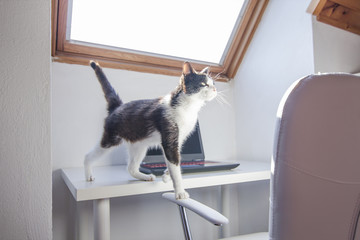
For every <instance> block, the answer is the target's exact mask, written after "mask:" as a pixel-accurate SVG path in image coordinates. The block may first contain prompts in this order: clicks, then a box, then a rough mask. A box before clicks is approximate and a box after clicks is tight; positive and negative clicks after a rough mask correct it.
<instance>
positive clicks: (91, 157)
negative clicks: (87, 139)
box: [84, 143, 109, 182]
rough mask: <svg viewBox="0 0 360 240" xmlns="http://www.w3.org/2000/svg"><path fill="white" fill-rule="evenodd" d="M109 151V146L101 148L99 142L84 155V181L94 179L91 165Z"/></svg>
mask: <svg viewBox="0 0 360 240" xmlns="http://www.w3.org/2000/svg"><path fill="white" fill-rule="evenodd" d="M107 152H109V148H103V147H102V146H101V145H100V143H98V144H96V145H95V147H94V148H93V149H92V150H91V151H90V152H89V153H88V154H86V156H85V160H84V168H85V178H86V181H89V182H91V181H94V180H95V178H94V174H93V171H92V166H93V164H94V163H95V162H96V160H98V159H99V158H100V157H102V156H104V154H105V153H107Z"/></svg>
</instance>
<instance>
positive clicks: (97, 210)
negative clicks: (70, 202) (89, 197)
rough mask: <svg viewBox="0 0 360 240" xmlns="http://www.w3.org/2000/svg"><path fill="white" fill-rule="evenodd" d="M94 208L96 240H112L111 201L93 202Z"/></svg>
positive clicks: (99, 200)
mask: <svg viewBox="0 0 360 240" xmlns="http://www.w3.org/2000/svg"><path fill="white" fill-rule="evenodd" d="M93 205H94V206H93V208H94V239H95V240H110V199H108V198H105V199H97V200H94V201H93Z"/></svg>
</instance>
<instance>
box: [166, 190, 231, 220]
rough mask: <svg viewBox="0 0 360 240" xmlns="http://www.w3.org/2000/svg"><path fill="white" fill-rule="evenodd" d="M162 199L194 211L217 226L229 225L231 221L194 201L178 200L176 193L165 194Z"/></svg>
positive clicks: (188, 199) (189, 199)
mask: <svg viewBox="0 0 360 240" xmlns="http://www.w3.org/2000/svg"><path fill="white" fill-rule="evenodd" d="M162 197H163V198H165V199H167V200H169V201H171V202H173V203H176V204H177V205H180V206H183V207H185V208H187V209H189V210H191V211H193V212H194V213H196V214H198V215H200V216H201V217H203V218H205V219H206V220H208V221H209V222H211V223H212V224H215V225H217V226H221V225H223V224H227V223H229V220H228V219H227V218H226V217H225V216H224V215H222V214H220V213H219V212H217V211H215V210H214V209H212V208H210V207H208V206H206V205H204V204H202V203H200V202H198V201H196V200H194V199H191V198H187V199H180V200H177V199H176V198H175V194H174V193H163V195H162Z"/></svg>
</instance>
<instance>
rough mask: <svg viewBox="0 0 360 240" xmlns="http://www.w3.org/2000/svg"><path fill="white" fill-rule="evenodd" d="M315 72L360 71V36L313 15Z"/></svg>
mask: <svg viewBox="0 0 360 240" xmlns="http://www.w3.org/2000/svg"><path fill="white" fill-rule="evenodd" d="M312 22H313V33H314V34H313V35H314V61H315V72H347V73H359V72H360V36H359V35H357V34H355V33H351V32H347V31H345V30H342V29H339V28H335V27H332V26H330V25H328V24H324V23H322V22H318V21H316V18H315V17H313V19H312Z"/></svg>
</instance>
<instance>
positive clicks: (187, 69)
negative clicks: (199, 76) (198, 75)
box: [183, 62, 194, 76]
mask: <svg viewBox="0 0 360 240" xmlns="http://www.w3.org/2000/svg"><path fill="white" fill-rule="evenodd" d="M192 73H194V69H193V68H192V66H191V65H190V63H189V62H185V63H184V65H183V74H184V75H185V76H186V75H189V74H192Z"/></svg>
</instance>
